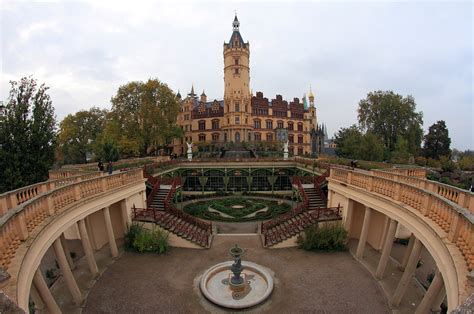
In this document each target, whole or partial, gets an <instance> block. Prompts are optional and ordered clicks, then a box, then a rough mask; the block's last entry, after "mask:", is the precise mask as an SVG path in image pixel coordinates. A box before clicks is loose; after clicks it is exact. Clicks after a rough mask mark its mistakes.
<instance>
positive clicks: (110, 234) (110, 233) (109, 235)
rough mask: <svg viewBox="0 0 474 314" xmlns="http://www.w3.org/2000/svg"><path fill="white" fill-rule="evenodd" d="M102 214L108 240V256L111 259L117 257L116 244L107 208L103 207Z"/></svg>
mask: <svg viewBox="0 0 474 314" xmlns="http://www.w3.org/2000/svg"><path fill="white" fill-rule="evenodd" d="M102 212H103V213H104V220H105V228H106V229H107V238H108V239H109V247H110V254H111V255H112V257H117V256H118V249H117V243H116V242H115V236H114V229H113V227H112V220H111V219H110V210H109V207H105V208H104V209H103V210H102Z"/></svg>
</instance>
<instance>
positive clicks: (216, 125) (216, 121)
mask: <svg viewBox="0 0 474 314" xmlns="http://www.w3.org/2000/svg"><path fill="white" fill-rule="evenodd" d="M218 128H219V120H218V119H214V120H212V129H213V130H217V129H218Z"/></svg>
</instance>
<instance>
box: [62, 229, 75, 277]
mask: <svg viewBox="0 0 474 314" xmlns="http://www.w3.org/2000/svg"><path fill="white" fill-rule="evenodd" d="M59 239H60V240H61V245H62V246H63V249H64V254H65V255H66V259H67V263H68V264H69V268H71V269H72V270H74V269H76V265H74V261H73V260H72V257H71V251H70V250H69V246H68V244H67V241H66V238H65V237H64V233H62V234H61V236H59Z"/></svg>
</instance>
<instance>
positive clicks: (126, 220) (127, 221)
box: [120, 198, 132, 234]
mask: <svg viewBox="0 0 474 314" xmlns="http://www.w3.org/2000/svg"><path fill="white" fill-rule="evenodd" d="M120 210H121V213H122V225H123V233H124V234H125V233H127V229H128V227H129V226H130V225H131V224H132V219H131V218H130V215H129V214H128V202H127V199H126V198H125V199H123V200H122V201H121V202H120Z"/></svg>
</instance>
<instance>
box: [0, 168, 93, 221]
mask: <svg viewBox="0 0 474 314" xmlns="http://www.w3.org/2000/svg"><path fill="white" fill-rule="evenodd" d="M100 175H101V173H100V172H91V173H87V174H82V175H76V176H71V177H64V178H60V179H56V180H51V181H45V182H40V183H36V184H32V185H28V186H25V187H22V188H19V189H16V190H13V191H8V192H5V193H3V194H0V217H1V216H2V215H3V214H5V213H6V212H7V211H8V210H9V209H12V208H15V207H17V206H18V205H21V204H23V203H24V202H26V201H28V200H30V199H32V198H34V197H36V196H38V195H40V194H41V193H44V192H47V191H50V190H53V189H55V188H58V187H60V186H64V185H68V184H73V183H77V182H79V181H85V180H89V179H92V178H97V177H99V176H100Z"/></svg>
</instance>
